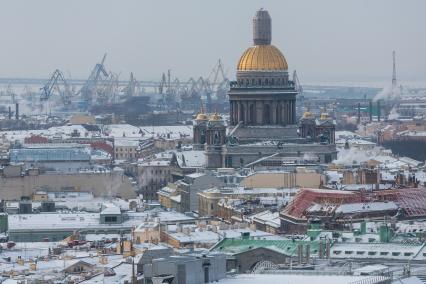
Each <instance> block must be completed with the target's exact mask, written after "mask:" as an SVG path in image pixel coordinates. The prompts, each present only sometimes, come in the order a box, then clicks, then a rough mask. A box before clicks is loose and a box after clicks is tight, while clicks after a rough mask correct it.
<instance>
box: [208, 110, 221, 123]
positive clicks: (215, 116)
mask: <svg viewBox="0 0 426 284" xmlns="http://www.w3.org/2000/svg"><path fill="white" fill-rule="evenodd" d="M209 120H210V121H220V120H222V117H221V116H220V115H219V114H218V113H217V112H215V113H214V114H212V115H211V116H210V118H209Z"/></svg>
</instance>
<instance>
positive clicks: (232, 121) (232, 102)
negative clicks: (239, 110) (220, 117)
mask: <svg viewBox="0 0 426 284" xmlns="http://www.w3.org/2000/svg"><path fill="white" fill-rule="evenodd" d="M229 113H230V116H229V120H230V122H229V123H230V124H231V125H235V123H234V101H230V102H229Z"/></svg>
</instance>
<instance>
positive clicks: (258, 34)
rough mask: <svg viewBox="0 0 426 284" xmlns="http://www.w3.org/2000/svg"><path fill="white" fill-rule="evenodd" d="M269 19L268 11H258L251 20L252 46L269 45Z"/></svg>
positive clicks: (270, 35)
mask: <svg viewBox="0 0 426 284" xmlns="http://www.w3.org/2000/svg"><path fill="white" fill-rule="evenodd" d="M271 30H272V29H271V17H270V16H269V13H268V11H266V10H263V9H260V10H259V11H257V12H256V15H255V16H254V18H253V43H254V45H268V44H271V39H272V32H271Z"/></svg>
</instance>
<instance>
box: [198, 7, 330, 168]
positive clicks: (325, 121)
mask: <svg viewBox="0 0 426 284" xmlns="http://www.w3.org/2000/svg"><path fill="white" fill-rule="evenodd" d="M271 42H272V25H271V17H270V16H269V13H268V12H267V11H266V10H262V9H261V10H259V11H257V13H256V15H255V17H254V18H253V46H251V47H249V48H248V49H246V50H245V51H244V53H243V54H242V56H241V58H240V60H239V62H238V64H237V80H236V81H234V82H231V83H230V91H229V103H230V113H229V123H228V125H227V126H226V124H225V121H224V120H223V119H222V117H220V116H219V115H218V114H213V115H211V116H207V115H206V114H204V111H203V110H201V111H200V113H199V114H198V115H197V117H196V119H195V120H194V147H196V148H198V149H204V150H205V154H206V158H207V159H206V163H207V165H206V167H207V168H220V167H244V166H249V165H250V164H253V163H256V161H259V160H263V159H265V157H266V158H268V157H270V158H269V159H274V160H276V161H277V164H279V163H282V160H283V159H292V158H294V159H300V158H302V157H304V156H305V157H306V156H309V157H310V159H313V160H315V161H317V162H321V163H326V162H331V160H333V159H335V158H336V155H337V152H336V147H335V144H334V126H335V122H334V120H333V119H332V118H330V117H329V116H328V115H326V114H325V113H324V114H322V115H321V118H322V120H316V119H315V118H314V117H312V116H309V117H305V118H306V119H301V120H300V121H298V120H297V118H296V97H297V94H298V92H297V89H296V86H295V83H294V80H290V77H289V73H288V64H287V61H286V59H285V57H284V55H283V54H282V53H281V51H280V50H279V49H278V48H277V47H275V46H274V45H272V44H271ZM312 119H313V121H312ZM312 123H314V124H313V125H312ZM317 133H321V135H322V136H321V137H316V136H315V137H314V135H316V134H317ZM309 135H311V136H309ZM324 135H328V137H329V138H328V139H325V138H324V137H323V136H324ZM331 137H332V138H331ZM320 138H321V139H320Z"/></svg>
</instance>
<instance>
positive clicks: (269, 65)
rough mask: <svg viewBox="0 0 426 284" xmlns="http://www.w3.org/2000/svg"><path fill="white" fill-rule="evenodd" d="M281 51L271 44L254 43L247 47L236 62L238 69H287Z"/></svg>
mask: <svg viewBox="0 0 426 284" xmlns="http://www.w3.org/2000/svg"><path fill="white" fill-rule="evenodd" d="M287 69H288V65H287V61H286V60H285V57H284V55H283V54H282V53H281V51H280V50H279V49H278V48H276V47H275V46H273V45H255V46H252V47H250V48H248V49H247V50H246V51H245V52H244V53H243V55H242V56H241V58H240V61H239V62H238V68H237V70H238V71H256V70H259V71H263V70H265V71H268V70H272V71H277V70H283V71H284V70H287Z"/></svg>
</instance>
